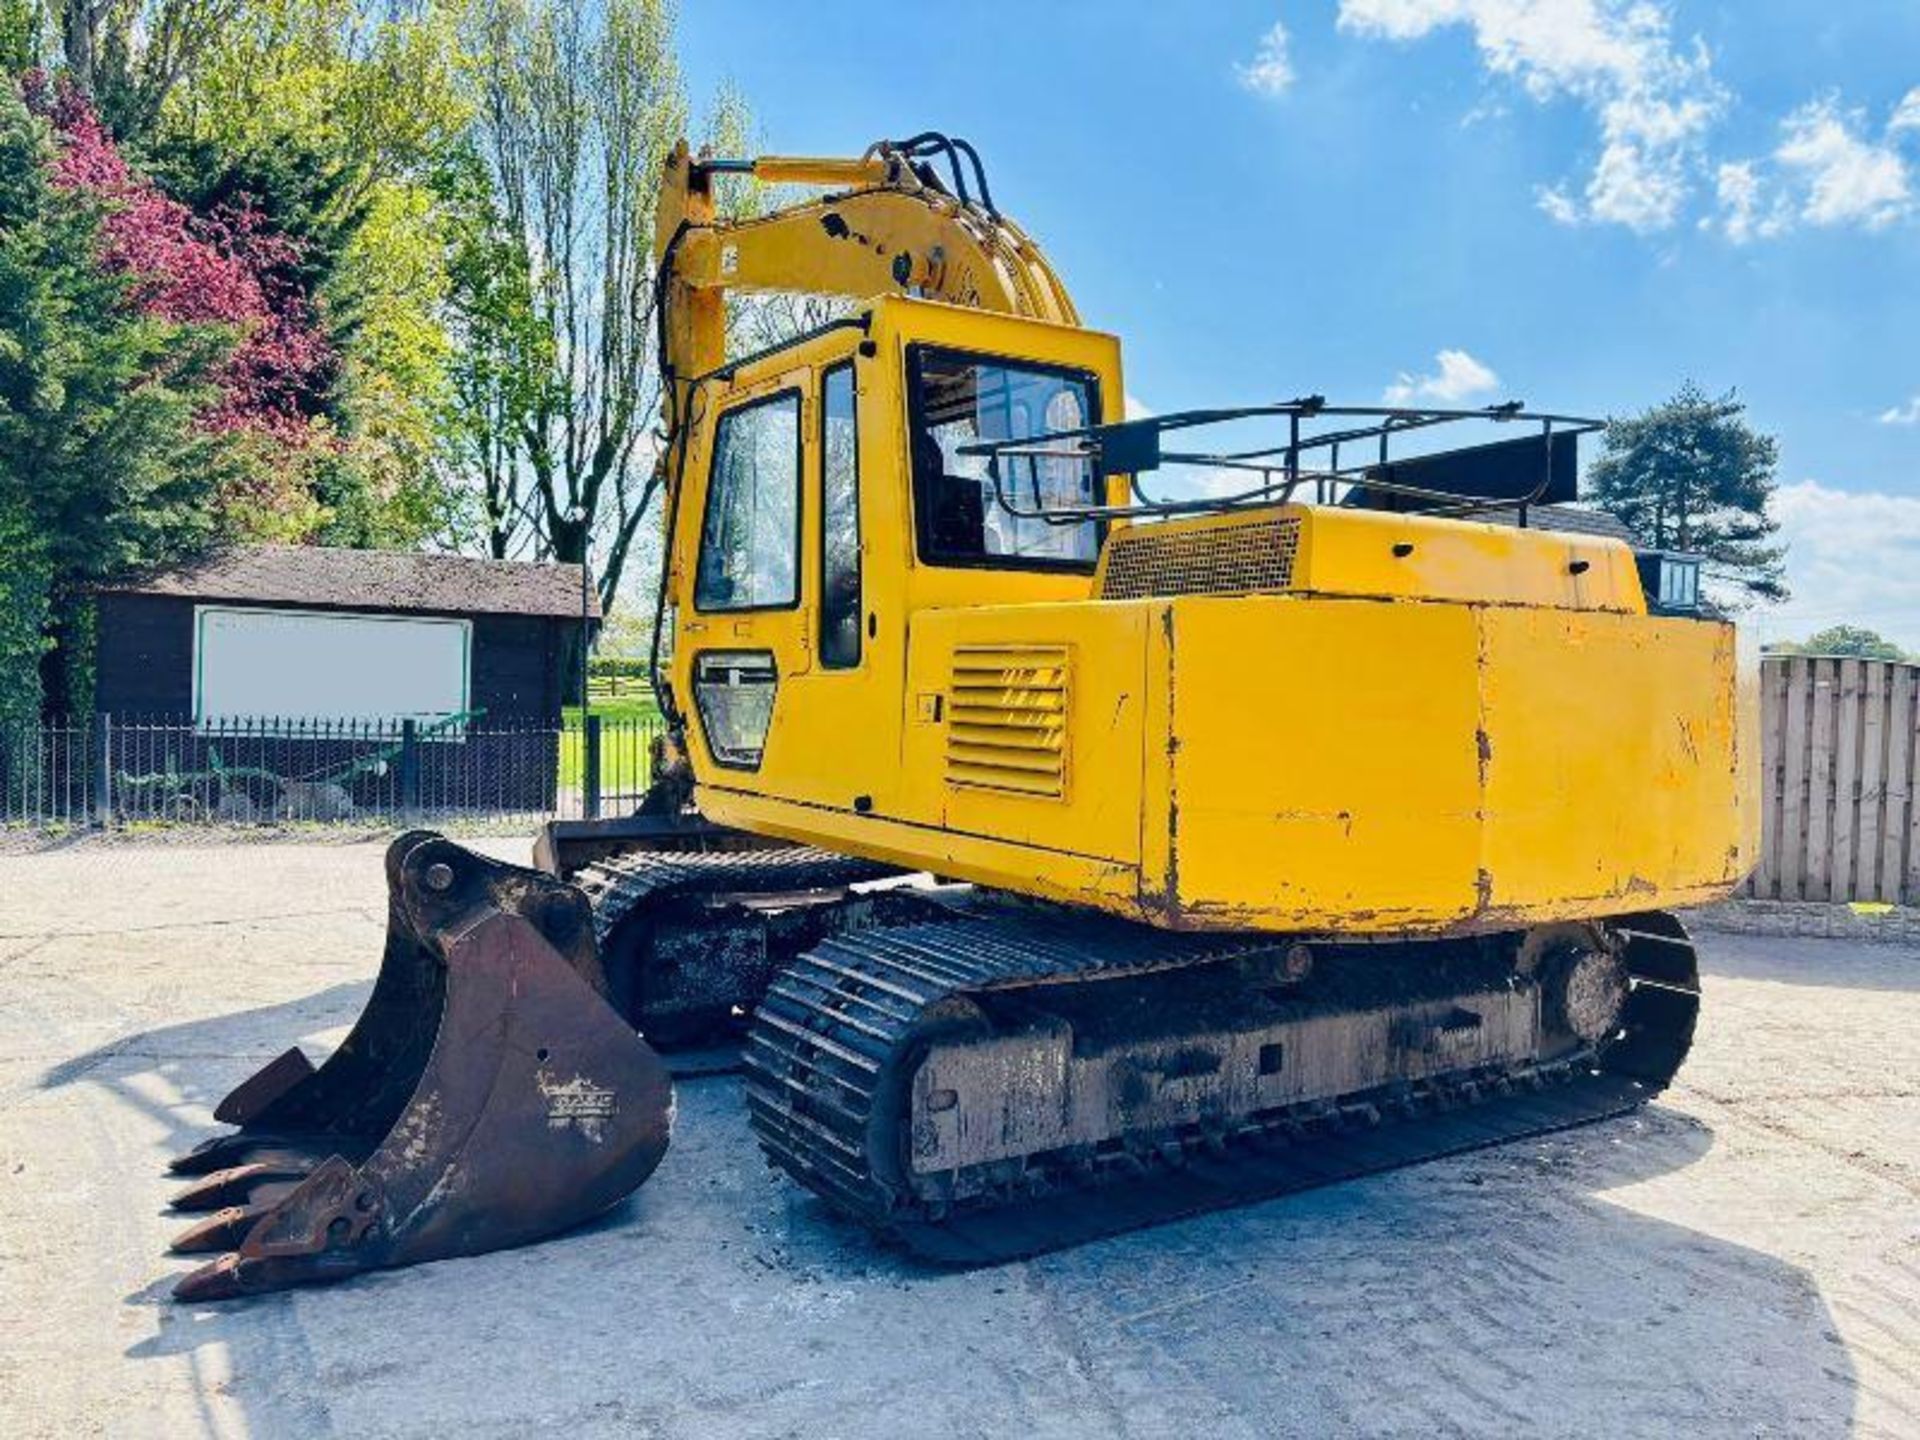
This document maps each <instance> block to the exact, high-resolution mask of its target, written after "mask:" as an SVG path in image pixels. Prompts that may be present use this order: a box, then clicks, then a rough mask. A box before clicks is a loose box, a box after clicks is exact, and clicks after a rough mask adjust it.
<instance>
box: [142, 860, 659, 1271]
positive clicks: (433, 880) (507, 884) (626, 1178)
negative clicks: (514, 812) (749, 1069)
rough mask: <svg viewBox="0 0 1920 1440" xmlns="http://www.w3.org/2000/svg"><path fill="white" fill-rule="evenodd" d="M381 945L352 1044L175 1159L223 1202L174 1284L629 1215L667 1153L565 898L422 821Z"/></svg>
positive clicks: (248, 1094)
mask: <svg viewBox="0 0 1920 1440" xmlns="http://www.w3.org/2000/svg"><path fill="white" fill-rule="evenodd" d="M387 886H388V920H387V946H386V953H385V956H384V958H383V959H382V961H381V965H380V974H379V977H378V979H376V981H375V982H374V987H373V994H372V996H371V998H370V999H369V1000H368V1002H367V1007H366V1009H365V1010H364V1011H362V1012H361V1015H360V1018H359V1020H358V1021H357V1022H356V1023H355V1025H354V1027H353V1030H352V1033H350V1034H349V1035H348V1036H347V1038H346V1039H345V1040H344V1041H343V1042H341V1045H340V1047H339V1048H338V1049H337V1050H335V1051H334V1052H333V1054H332V1055H331V1056H329V1057H328V1058H327V1061H326V1063H325V1064H323V1065H321V1066H320V1067H318V1068H317V1069H316V1068H315V1067H314V1066H313V1065H312V1064H311V1063H310V1062H309V1061H308V1060H307V1059H306V1057H305V1056H304V1055H302V1054H301V1053H300V1052H299V1051H298V1050H289V1051H287V1052H286V1053H285V1054H283V1055H281V1056H280V1057H279V1058H278V1059H276V1060H274V1061H272V1062H271V1063H269V1064H268V1065H267V1066H265V1067H264V1068H263V1069H262V1070H260V1071H259V1072H258V1073H256V1074H255V1075H254V1076H253V1077H252V1078H251V1079H249V1080H247V1081H245V1082H244V1083H242V1084H241V1085H240V1086H239V1087H238V1088H237V1089H235V1090H234V1091H233V1093H232V1094H230V1095H228V1096H227V1098H226V1099H225V1100H224V1101H222V1102H221V1104H220V1106H219V1108H218V1109H217V1110H216V1111H215V1112H214V1115H215V1118H216V1119H219V1120H222V1121H225V1122H227V1123H229V1124H232V1125H235V1126H237V1127H238V1128H237V1129H235V1130H233V1131H231V1132H230V1133H228V1134H225V1135H222V1136H219V1137H217V1138H215V1139H212V1140H209V1141H207V1142H205V1143H204V1144H202V1145H201V1146H199V1147H198V1148H196V1149H195V1150H193V1151H190V1152H189V1153H187V1154H186V1155H183V1156H181V1157H179V1158H178V1159H177V1160H175V1161H174V1162H173V1167H172V1168H173V1169H174V1170H175V1172H177V1173H180V1174H185V1175H195V1176H200V1177H202V1178H201V1179H200V1180H199V1181H198V1182H197V1183H196V1184H194V1185H192V1186H190V1187H189V1188H188V1189H187V1190H186V1191H185V1192H183V1193H182V1194H181V1195H179V1196H177V1197H176V1198H175V1200H174V1205H175V1207H176V1208H177V1209H182V1210H195V1211H211V1212H212V1213H211V1214H209V1215H208V1216H207V1218H205V1219H203V1220H202V1221H201V1222H200V1223H199V1224H197V1225H195V1226H193V1227H192V1228H191V1229H189V1230H187V1231H186V1232H184V1233H183V1234H181V1235H180V1236H179V1237H177V1238H176V1239H175V1241H174V1245H173V1248H174V1249H175V1250H176V1251H181V1252H187V1253H207V1252H214V1251H218V1252H224V1253H221V1254H220V1255H219V1258H218V1259H216V1260H213V1261H212V1262H211V1263H209V1264H206V1265H203V1266H202V1267H201V1268H200V1269H198V1270H195V1271H194V1272H193V1273H192V1274H190V1275H188V1276H186V1278H184V1279H183V1280H181V1281H180V1283H179V1284H178V1285H177V1286H176V1287H175V1289H174V1295H175V1297H176V1298H178V1299H181V1300H223V1299H230V1298H233V1297H236V1296H241V1295H251V1294H257V1293H260V1292H262V1291H268V1290H278V1289H282V1288H284V1287H286V1286H290V1285H300V1284H307V1283H310V1282H313V1281H321V1280H337V1279H341V1278H343V1277H344V1276H348V1275H352V1274H356V1273H358V1272H359V1271H362V1270H373V1269H380V1268H384V1267H390V1266H398V1265H412V1264H417V1263H418V1262H420V1261H423V1260H439V1259H444V1258H446V1257H449V1256H454V1255H474V1254H479V1253H481V1252H483V1251H487V1250H498V1249H503V1248H506V1247H508V1246H513V1245H524V1244H527V1243H529V1242H531V1241H534V1240H539V1239H542V1238H544V1237H546V1236H548V1235H552V1234H554V1233H555V1232H557V1231H560V1230H564V1229H566V1228H568V1227H569V1226H573V1225H577V1224H579V1223H580V1222H581V1221H584V1220H586V1219H589V1218H590V1217H592V1216H594V1215H596V1214H598V1213H600V1212H601V1211H603V1210H606V1209H607V1208H608V1207H610V1206H612V1205H615V1204H617V1203H618V1202H619V1201H621V1200H622V1199H624V1198H625V1197H626V1196H627V1195H629V1194H630V1193H632V1191H633V1190H634V1189H635V1188H636V1187H637V1186H639V1185H640V1183H641V1182H642V1181H644V1180H645V1179H646V1178H647V1176H648V1175H650V1174H652V1172H653V1169H654V1167H655V1166H656V1165H658V1164H659V1163H660V1157H661V1156H662V1155H663V1154H665V1153H666V1148H667V1141H668V1136H669V1133H670V1130H671V1127H672V1120H673V1091H672V1085H671V1082H670V1081H669V1079H668V1077H667V1072H666V1069H665V1067H664V1066H662V1064H661V1063H660V1060H659V1058H658V1057H657V1056H656V1055H655V1054H654V1053H653V1051H652V1050H651V1049H649V1048H648V1047H647V1045H646V1044H645V1043H644V1042H643V1041H641V1039H640V1038H639V1036H638V1035H636V1034H635V1033H634V1030H633V1028H632V1027H631V1026H630V1025H628V1024H627V1023H626V1021H624V1020H623V1019H621V1017H620V1016H619V1015H618V1014H617V1013H616V1012H615V1011H614V1009H613V1008H612V1007H611V1006H610V1005H609V1004H608V1003H607V1001H606V998H605V997H606V982H605V978H604V976H603V975H602V973H601V969H600V962H599V959H598V956H597V955H596V953H595V950H594V941H593V924H592V916H591V914H590V912H589V909H588V905H587V902H586V899H585V897H583V896H582V895H581V894H580V892H579V891H577V890H575V889H574V888H573V887H572V886H569V885H564V884H561V883H560V882H558V881H555V880H553V879H551V878H550V877H548V876H545V875H542V874H539V873H538V872H536V871H532V870H523V869H520V868H518V867H517V866H513V865H505V864H501V863H499V862H497V861H492V860H488V859H486V858H484V857H482V856H479V855H475V854H473V853H472V852H471V851H468V850H465V849H462V848H461V847H460V846H458V845H455V844H453V843H451V842H450V841H448V840H445V839H442V838H441V837H440V836H438V835H434V834H431V833H429V832H425V831H415V832H412V833H410V834H407V835H403V836H401V837H400V838H399V839H398V840H396V841H394V843H393V844H392V846H391V847H389V849H388V851H387Z"/></svg>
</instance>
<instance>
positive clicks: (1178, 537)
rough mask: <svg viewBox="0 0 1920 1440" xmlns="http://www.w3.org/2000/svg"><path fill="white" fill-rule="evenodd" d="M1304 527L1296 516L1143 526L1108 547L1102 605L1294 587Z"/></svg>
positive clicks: (1124, 534) (1102, 585)
mask: <svg viewBox="0 0 1920 1440" xmlns="http://www.w3.org/2000/svg"><path fill="white" fill-rule="evenodd" d="M1299 548H1300V521H1299V519H1298V518H1296V517H1293V516H1286V517H1283V518H1281V519H1277V520H1260V521H1256V522H1254V523H1252V524H1247V525H1210V526H1208V527H1207V528H1205V529H1202V530H1175V529H1171V528H1167V527H1163V526H1159V525H1139V526H1135V527H1133V528H1131V529H1128V530H1124V531H1122V532H1121V533H1120V534H1118V535H1115V536H1114V537H1113V539H1112V541H1111V542H1109V544H1108V547H1107V567H1106V571H1105V573H1104V576H1103V578H1102V581H1101V585H1100V598H1101V599H1102V600H1145V599H1148V598H1150V597H1153V596H1161V595H1247V594H1251V593H1254V592H1256V591H1261V590H1285V589H1288V588H1290V587H1291V586H1292V584H1293V560H1294V555H1295V553H1296V552H1297V551H1298V550H1299Z"/></svg>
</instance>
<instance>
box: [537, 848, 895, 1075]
mask: <svg viewBox="0 0 1920 1440" xmlns="http://www.w3.org/2000/svg"><path fill="white" fill-rule="evenodd" d="M901 873H902V872H901V871H900V869H899V868H898V867H895V866H890V865H882V864H878V863H876V862H874V861H871V860H861V859H856V858H853V857H851V856H847V855H836V854H834V853H833V852H831V851H827V850H820V849H816V848H814V847H813V846H810V845H761V846H757V847H755V848H750V849H740V848H728V849H718V850H698V851H695V850H677V849H643V850H634V851H628V852H626V853H623V854H619V855H615V856H610V857H607V858H603V859H599V860H596V861H593V862H592V863H590V864H587V865H584V866H582V867H581V868H580V869H579V870H578V871H576V872H575V873H574V875H573V877H572V880H573V883H574V884H575V885H577V886H578V887H579V888H580V890H581V891H582V892H583V893H584V894H585V895H586V897H587V900H588V903H589V904H590V905H591V906H592V910H593V928H594V938H595V941H596V943H597V945H598V949H599V954H600V958H601V964H602V966H603V967H604V969H605V971H606V975H607V984H608V993H609V997H610V999H611V1000H612V1002H613V1004H614V1006H615V1008H616V1009H618V1010H619V1011H620V1012H621V1013H622V1014H624V1015H625V1016H626V1017H627V1018H628V1019H629V1020H630V1021H631V1022H632V1023H633V1025H634V1027H635V1028H636V1029H638V1030H640V1031H641V1032H642V1033H643V1034H645V1035H646V1036H647V1038H648V1040H649V1041H650V1042H652V1043H653V1044H655V1045H657V1046H659V1047H660V1048H661V1049H662V1050H663V1051H666V1052H668V1053H670V1054H671V1053H672V1052H678V1054H679V1057H680V1058H678V1059H672V1060H670V1062H669V1063H670V1067H671V1068H672V1069H673V1070H674V1072H675V1073H677V1074H693V1073H704V1072H706V1071H709V1070H711V1069H713V1068H716V1067H718V1068H730V1067H731V1066H732V1064H733V1063H734V1062H733V1058H732V1054H731V1051H730V1050H727V1049H726V1048H725V1047H726V1046H728V1044H729V1043H730V1042H737V1040H738V1032H739V1030H740V1028H741V1025H742V1024H743V1023H744V1016H745V1014H746V1012H747V1011H748V1010H750V1009H751V1008H752V1007H753V1006H754V1005H755V1004H756V1003H758V1001H759V999H760V996H761V994H762V993H763V992H764V991H765V989H766V987H767V984H768V983H769V982H770V981H771V979H772V978H773V975H774V974H775V973H776V972H777V971H778V970H779V969H780V968H781V966H782V965H784V964H785V963H786V962H787V961H788V960H790V959H791V958H792V957H793V956H794V955H796V954H798V953H800V952H801V951H802V950H804V949H806V948H807V947H808V946H810V945H813V944H815V943H817V942H818V941H820V940H822V939H824V938H826V937H827V936H828V935H829V934H832V933H834V932H835V930H836V929H837V928H839V927H842V926H858V925H862V924H866V923H870V922H875V921H879V920H885V919H891V920H894V921H898V920H900V919H904V918H907V917H908V916H910V915H918V914H920V913H922V910H923V908H924V907H923V906H922V904H921V902H918V901H917V900H915V899H913V898H912V897H909V896H904V895H900V896H892V897H854V896H850V895H849V890H850V887H852V886H855V885H860V884H864V883H868V882H871V881H877V880H885V879H889V878H891V877H894V876H897V875H900V874H901ZM698 1047H721V1049H720V1050H719V1051H716V1052H713V1053H708V1054H705V1055H702V1056H700V1057H698V1058H693V1057H692V1052H693V1051H695V1050H696V1049H697V1048H698Z"/></svg>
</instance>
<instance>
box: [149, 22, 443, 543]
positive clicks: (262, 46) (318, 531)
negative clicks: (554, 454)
mask: <svg viewBox="0 0 1920 1440" xmlns="http://www.w3.org/2000/svg"><path fill="white" fill-rule="evenodd" d="M456 15H457V8H456V5H455V4H454V3H453V0H427V3H424V4H421V5H417V6H406V7H395V8H392V9H385V8H380V7H371V6H367V5H365V4H364V3H360V0H248V3H247V4H246V5H245V7H244V9H243V10H242V11H240V12H239V13H238V14H237V16H236V18H235V19H234V21H233V22H232V23H231V24H229V25H227V26H226V27H224V28H223V30H222V31H221V33H220V35H219V36H218V37H217V38H216V40H215V41H214V42H213V43H212V44H211V45H209V46H208V47H207V48H206V49H205V51H204V52H203V53H202V55H201V57H200V61H199V64H198V65H197V67H196V68H195V71H194V73H193V74H192V75H191V76H190V77H188V78H187V79H186V80H184V81H183V82H182V83H181V84H180V85H179V86H178V87H177V88H176V89H175V91H174V93H173V96H172V99H171V100H170V102H169V104H168V106H167V107H166V110H165V112H164V115H163V118H162V122H161V124H160V125H159V127H158V128H157V130H156V133H155V135H154V137H153V139H152V141H151V142H150V152H151V153H152V155H153V157H154V161H155V167H156V170H157V172H158V173H159V174H160V175H161V176H162V178H163V179H164V181H165V183H166V185H167V188H168V189H169V191H170V192H171V193H173V194H175V195H178V196H180V197H181V198H182V199H184V200H186V201H188V203H190V204H191V205H192V206H193V207H194V208H195V210H197V211H199V212H201V213H208V212H210V211H212V210H215V209H217V208H218V207H219V206H220V205H222V204H235V203H244V204H247V205H250V206H252V207H253V208H255V209H257V210H259V211H260V212H261V213H263V214H264V215H265V216H266V217H267V219H268V221H269V222H270V223H271V225H272V226H273V227H274V228H275V229H276V230H277V231H279V232H280V233H282V234H285V235H288V236H290V237H292V238H293V239H294V240H295V241H296V242H298V245H299V254H300V259H301V268H300V273H299V274H298V275H296V276H294V277H292V278H293V279H294V280H295V281H296V283H297V284H298V285H299V286H300V288H301V289H302V291H303V293H304V294H305V295H306V296H307V297H308V299H309V301H310V303H311V305H312V308H313V309H314V310H315V312H316V313H317V314H318V315H319V316H320V317H321V319H322V321H323V323H324V325H325V327H326V331H327V334H328V336H329V337H330V339H331V340H332V342H333V344H334V345H335V347H336V348H337V350H338V351H339V357H340V367H339V373H338V377H337V383H336V384H335V385H334V387H333V391H332V394H331V396H330V397H329V403H328V405H327V406H326V407H325V409H324V412H323V413H322V414H321V416H320V417H319V421H320V423H319V424H318V425H317V426H316V432H315V435H314V438H313V443H311V444H309V445H307V446H305V447H302V448H301V450H300V451H299V453H298V454H297V455H296V456H294V457H293V459H292V465H293V468H294V469H295V470H296V471H297V473H296V474H294V475H292V476H291V477H284V471H285V470H286V468H287V467H286V466H285V465H283V466H282V471H283V478H290V479H291V481H292V485H291V486H287V485H283V486H282V487H281V488H280V491H279V492H278V493H275V494H273V495H270V496H268V497H266V498H267V503H265V504H264V505H262V506H257V507H254V511H253V513H252V514H251V518H250V519H249V522H248V523H249V528H250V529H251V530H252V531H253V532H255V533H260V534H272V533H279V532H274V531H271V530H269V529H266V528H263V526H265V525H266V524H267V522H272V521H274V520H276V519H284V520H285V521H286V522H287V523H288V526H289V527H290V528H289V529H288V530H287V531H286V533H284V534H283V535H282V536H281V538H312V539H317V540H319V541H321V542H322V543H326V544H337V545H381V546H408V545H413V544H417V543H419V542H420V541H422V540H423V539H426V538H428V537H430V536H446V535H449V534H450V533H453V532H455V531H457V529H458V526H457V524H456V523H455V516H456V511H457V507H458V505H459V503H460V500H461V498H462V497H461V496H460V494H459V493H458V492H457V491H454V490H452V489H451V488H450V487H449V486H448V485H447V483H446V476H445V472H444V469H443V467H441V466H440V464H439V463H438V461H439V445H440V426H441V421H442V418H443V416H444V415H445V413H446V407H447V405H448V403H449V396H450V389H449V386H450V379H449V374H448V371H449V367H450V364H451V361H452V350H453V345H452V341H451V339H450V337H449V334H448V327H447V323H446V317H445V309H446V301H447V292H448V286H449V280H448V269H447V263H448V244H449V241H448V236H447V233H446V231H447V217H446V215H445V214H444V212H443V208H442V206H441V204H440V200H439V197H438V195H437V193H436V191H435V189H434V186H433V181H434V178H435V176H436V174H437V172H438V171H439V169H440V168H441V167H442V166H443V165H444V164H445V160H446V156H447V154H448V153H449V152H450V151H451V150H452V149H454V148H456V147H457V146H458V144H459V143H460V141H461V137H462V136H463V135H464V133H465V130H466V128H467V126H468V123H469V121H470V109H469V104H468V100H467V98H466V93H465V90H464V88H463V85H462V82H461V61H460V55H459V51H458V33H457V29H456V25H455V19H456ZM290 490H298V491H301V492H303V493H304V494H305V495H306V496H307V497H308V498H309V499H310V500H311V502H312V503H311V505H310V506H308V507H306V508H305V510H304V511H302V510H301V509H300V507H298V506H290V503H289V498H288V497H289V492H290Z"/></svg>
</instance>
